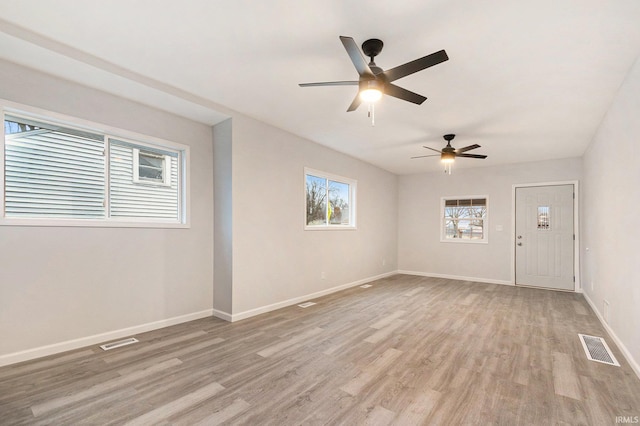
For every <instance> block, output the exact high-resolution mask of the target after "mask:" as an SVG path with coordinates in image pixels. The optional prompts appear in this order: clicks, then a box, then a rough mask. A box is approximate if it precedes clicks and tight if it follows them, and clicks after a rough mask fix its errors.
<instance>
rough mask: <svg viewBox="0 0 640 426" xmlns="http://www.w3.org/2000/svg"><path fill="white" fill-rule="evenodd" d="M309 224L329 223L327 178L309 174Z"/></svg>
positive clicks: (307, 185) (307, 187)
mask: <svg viewBox="0 0 640 426" xmlns="http://www.w3.org/2000/svg"><path fill="white" fill-rule="evenodd" d="M306 192H307V225H326V224H327V180H326V179H325V178H321V177H318V176H313V175H307V177H306Z"/></svg>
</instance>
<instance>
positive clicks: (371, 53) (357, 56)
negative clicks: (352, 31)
mask: <svg viewBox="0 0 640 426" xmlns="http://www.w3.org/2000/svg"><path fill="white" fill-rule="evenodd" d="M340 41H342V44H343V46H344V48H345V49H346V51H347V54H348V55H349V57H350V58H351V62H353V65H354V66H355V68H356V70H357V71H358V74H359V76H360V77H359V78H358V80H352V81H327V82H321V83H301V84H300V87H313V86H358V87H359V89H358V94H357V95H356V97H355V99H354V100H353V102H351V105H349V108H348V109H347V112H349V111H355V110H356V109H357V108H358V106H360V103H361V102H362V101H364V102H371V103H373V102H375V101H377V100H378V99H380V98H381V97H382V95H383V94H385V95H389V96H393V97H394V98H398V99H402V100H403V101H407V102H412V103H414V104H418V105H420V104H422V103H423V102H424V101H425V100H426V99H427V98H426V97H424V96H422V95H419V94H417V93H414V92H411V91H409V90H407V89H403V88H402V87H400V86H396V85H395V84H393V83H392V81H395V80H398V79H400V78H402V77H406V76H408V75H410V74H413V73H416V72H418V71H422V70H424V69H426V68H429V67H432V66H434V65H438V64H439V63H441V62H444V61H446V60H448V59H449V57H448V56H447V53H446V52H445V51H444V50H440V51H438V52H435V53H432V54H430V55H427V56H424V57H422V58H419V59H416V60H414V61H411V62H407V63H406V64H403V65H399V66H397V67H395V68H391V69H389V70H386V71H384V70H383V69H382V68H380V67H379V66H377V65H376V64H375V62H374V60H373V58H375V57H376V56H377V55H378V54H379V53H380V52H381V51H382V46H383V43H382V40H378V39H376V38H373V39H369V40H367V41H365V42H364V43H362V51H363V52H364V54H365V55H366V56H367V57H369V58H370V60H371V61H370V62H369V64H367V62H366V61H365V59H364V57H363V56H362V54H361V53H360V49H358V45H357V44H356V42H355V41H354V40H353V38H351V37H344V36H340Z"/></svg>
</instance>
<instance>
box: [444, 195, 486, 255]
mask: <svg viewBox="0 0 640 426" xmlns="http://www.w3.org/2000/svg"><path fill="white" fill-rule="evenodd" d="M466 199H470V200H481V199H484V200H485V203H486V210H487V216H486V217H485V218H484V219H483V220H482V235H483V238H482V239H481V240H471V239H469V240H465V239H462V238H459V239H458V238H449V239H447V238H445V230H444V209H445V202H446V201H447V200H466ZM440 242H441V243H454V244H488V243H489V196H488V195H460V196H458V195H443V196H441V197H440Z"/></svg>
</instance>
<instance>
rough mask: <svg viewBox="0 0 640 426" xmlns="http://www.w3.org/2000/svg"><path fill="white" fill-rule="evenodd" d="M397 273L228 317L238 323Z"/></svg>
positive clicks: (224, 317)
mask: <svg viewBox="0 0 640 426" xmlns="http://www.w3.org/2000/svg"><path fill="white" fill-rule="evenodd" d="M397 273H398V272H397V271H391V272H387V273H384V274H380V275H376V276H375V277H369V278H364V279H361V280H358V281H353V282H350V283H347V284H342V285H339V286H336V287H331V288H328V289H326V290H321V291H317V292H315V293H311V294H307V295H304V296H300V297H294V298H293V299H288V300H283V301H282V302H277V303H273V304H271V305H266V306H261V307H259V308H255V309H250V310H248V311H244V312H239V313H237V314H232V315H230V317H231V319H230V321H231V322H234V321H240V320H243V319H246V318H251V317H254V316H256V315H260V314H264V313H266V312H271V311H275V310H276V309H280V308H285V307H287V306H291V305H295V304H297V303H300V302H306V301H308V300H311V299H316V298H318V297H321V296H326V295H327V294H331V293H335V292H337V291H340V290H345V289H347V288H351V287H355V286H358V285H362V284H366V283H369V282H371V281H375V280H379V279H382V278H387V277H390V276H392V275H396V274H397ZM219 313H220V314H221V316H218V315H216V314H215V313H214V315H216V316H217V317H218V318H222V319H226V317H228V316H229V314H228V313H226V312H219ZM222 315H223V316H222ZM227 321H229V320H227Z"/></svg>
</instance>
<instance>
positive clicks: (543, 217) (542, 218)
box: [538, 206, 551, 230]
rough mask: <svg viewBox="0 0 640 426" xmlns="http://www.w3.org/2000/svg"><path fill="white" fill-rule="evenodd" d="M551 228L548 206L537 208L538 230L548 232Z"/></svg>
mask: <svg viewBox="0 0 640 426" xmlns="http://www.w3.org/2000/svg"><path fill="white" fill-rule="evenodd" d="M550 227H551V208H550V207H549V206H539V207H538V229H541V230H548V229H550Z"/></svg>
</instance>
